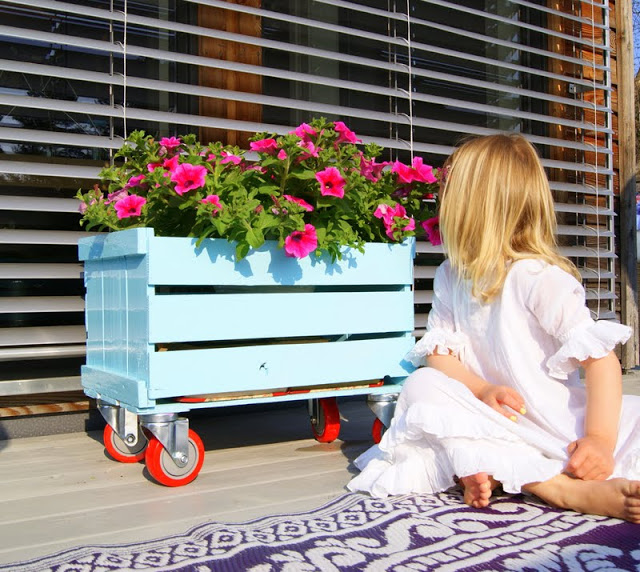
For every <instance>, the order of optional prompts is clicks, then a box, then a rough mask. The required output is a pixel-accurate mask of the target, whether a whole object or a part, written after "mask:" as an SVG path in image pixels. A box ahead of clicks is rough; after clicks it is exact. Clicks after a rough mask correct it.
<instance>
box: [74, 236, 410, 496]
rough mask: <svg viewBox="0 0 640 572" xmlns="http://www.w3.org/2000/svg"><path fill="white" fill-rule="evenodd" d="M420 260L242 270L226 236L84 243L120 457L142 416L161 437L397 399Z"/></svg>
mask: <svg viewBox="0 0 640 572" xmlns="http://www.w3.org/2000/svg"><path fill="white" fill-rule="evenodd" d="M414 251H415V243H414V241H413V240H409V241H406V242H404V243H402V244H393V245H391V244H373V243H372V244H369V245H367V247H366V249H365V253H360V252H358V251H355V250H347V251H345V255H344V257H343V259H342V260H340V261H336V262H333V263H332V262H331V261H330V260H329V259H328V258H327V259H315V258H314V257H307V258H304V259H300V260H298V259H294V258H288V257H286V255H285V253H284V251H283V250H282V249H278V248H277V247H276V245H275V244H265V245H264V246H263V247H262V248H260V249H259V250H257V251H254V252H252V253H251V254H250V255H249V256H248V257H247V258H245V259H244V260H242V261H240V262H235V259H234V252H235V246H234V245H233V244H231V243H229V242H227V241H226V240H221V239H207V240H205V241H204V242H203V243H202V245H201V246H200V247H199V248H196V247H195V239H191V238H167V237H156V236H154V233H153V230H152V229H148V228H140V229H131V230H125V231H120V232H116V233H110V234H106V235H100V236H94V237H87V238H84V239H81V240H80V242H79V257H80V260H82V261H84V263H85V286H86V326H87V361H86V366H84V367H83V368H82V384H83V387H84V390H85V392H86V393H87V394H88V395H90V396H92V397H94V398H96V399H98V400H99V403H100V404H102V406H103V414H104V413H105V408H106V410H107V411H110V413H109V415H105V417H106V418H107V421H108V422H109V425H111V426H112V427H111V429H112V430H113V435H110V436H109V437H110V438H112V439H114V440H115V441H114V443H115V446H116V448H117V446H118V436H119V437H120V438H121V439H124V438H125V437H127V436H128V437H129V439H130V440H131V441H133V440H137V437H135V436H134V437H133V438H132V437H131V431H130V429H131V423H132V421H131V416H132V415H133V416H136V417H139V418H140V419H141V420H142V421H141V422H142V424H143V425H146V426H149V427H151V432H152V433H154V429H155V428H154V426H153V422H158V419H159V417H158V416H159V415H164V414H166V415H174V416H175V415H176V414H178V413H180V412H183V411H188V410H190V409H194V408H198V407H213V406H224V405H229V404H234V405H237V404H242V403H257V402H266V401H284V400H292V399H301V398H303V399H315V398H325V399H323V402H324V405H326V402H327V401H328V400H327V398H335V397H336V396H341V395H354V394H364V393H366V394H368V395H385V394H393V393H397V392H398V391H399V384H401V383H402V381H403V380H404V378H405V377H406V375H407V374H408V373H409V372H410V371H411V369H412V368H411V365H410V364H408V363H407V362H404V361H403V359H402V358H403V356H404V355H405V353H406V352H407V351H408V350H409V349H410V348H411V347H412V346H413V343H414V339H413V336H412V331H413V328H414V324H413V291H412V283H413V257H414ZM382 380H384V382H383V383H382V384H381V381H382ZM371 385H375V387H371ZM203 396H204V397H203ZM334 401H335V400H334ZM114 408H115V409H116V413H114V411H113V409H114ZM121 410H124V411H121ZM320 413H321V414H323V415H324V416H325V419H324V421H330V419H328V418H327V416H330V415H331V411H329V410H328V409H327V408H326V407H320ZM123 416H125V417H126V423H125V421H123V420H122V418H123ZM170 420H171V421H172V422H173V420H175V417H171V418H170ZM125 425H127V427H128V429H127V430H124V429H123V427H124V426H125ZM108 430H109V427H108V428H107V431H108ZM181 432H182V433H184V431H182V430H181ZM147 433H149V432H147ZM154 434H155V433H154ZM161 437H162V438H161V439H160V441H162V440H163V439H164V441H170V440H171V438H169V437H167V436H166V435H163V436H161ZM320 437H321V438H322V435H320ZM172 438H173V439H174V440H175V435H174V436H173V437H172ZM178 440H180V439H178ZM182 441H184V439H182ZM162 445H164V446H165V449H166V448H167V447H168V449H169V450H170V449H172V448H174V449H175V443H174V444H173V445H170V446H169V445H167V443H162ZM177 447H178V448H179V449H181V450H182V451H183V452H184V450H185V444H184V442H181V443H178V445H177ZM107 448H108V449H109V447H107ZM187 449H188V447H187ZM127 450H128V449H124V450H123V451H124V453H125V456H126V452H127ZM110 452H112V451H110ZM187 453H188V451H187ZM138 456H139V455H138ZM172 456H173V457H175V451H173V452H172ZM121 460H122V459H121ZM136 460H137V459H136ZM165 484H167V483H165ZM181 484H182V483H181Z"/></svg>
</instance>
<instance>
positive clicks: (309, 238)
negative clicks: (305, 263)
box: [284, 224, 318, 258]
mask: <svg viewBox="0 0 640 572" xmlns="http://www.w3.org/2000/svg"><path fill="white" fill-rule="evenodd" d="M316 248H318V236H317V235H316V229H315V227H314V226H313V225H312V224H305V225H304V230H295V231H293V232H292V233H291V234H290V235H289V236H287V238H285V239H284V252H285V254H286V255H287V256H289V257H292V258H294V257H295V258H304V257H305V256H307V255H309V254H310V253H311V252H313V251H314V250H315V249H316Z"/></svg>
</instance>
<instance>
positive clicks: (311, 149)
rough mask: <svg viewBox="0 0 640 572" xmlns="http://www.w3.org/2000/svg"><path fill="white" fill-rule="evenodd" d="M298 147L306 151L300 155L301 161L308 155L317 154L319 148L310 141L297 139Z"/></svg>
mask: <svg viewBox="0 0 640 572" xmlns="http://www.w3.org/2000/svg"><path fill="white" fill-rule="evenodd" d="M298 147H302V149H304V150H305V151H306V153H303V154H302V155H300V158H301V160H303V161H304V160H305V159H308V158H309V157H317V156H318V151H319V149H318V147H316V146H315V145H314V144H313V143H312V142H311V141H298Z"/></svg>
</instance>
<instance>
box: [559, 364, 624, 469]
mask: <svg viewBox="0 0 640 572" xmlns="http://www.w3.org/2000/svg"><path fill="white" fill-rule="evenodd" d="M581 365H582V367H583V368H584V371H585V385H586V388H587V410H586V415H585V422H584V437H582V438H580V439H578V440H577V441H574V442H573V443H570V444H569V454H570V455H571V457H570V459H569V463H568V464H567V472H568V473H571V474H572V475H573V476H575V477H578V478H580V479H584V480H604V479H606V478H608V477H609V476H611V473H613V468H614V460H613V452H614V450H615V447H616V442H617V440H618V423H619V421H620V408H621V406H622V371H621V369H620V362H619V361H618V358H617V357H616V355H615V354H614V353H613V352H609V353H608V354H607V355H606V356H605V357H603V358H598V359H593V358H590V359H588V360H585V361H584V362H582V363H581Z"/></svg>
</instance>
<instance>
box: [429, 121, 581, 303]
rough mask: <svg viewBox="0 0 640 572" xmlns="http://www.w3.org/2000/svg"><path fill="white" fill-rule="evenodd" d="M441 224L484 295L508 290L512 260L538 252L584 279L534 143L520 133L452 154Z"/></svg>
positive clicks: (454, 257) (458, 264)
mask: <svg viewBox="0 0 640 572" xmlns="http://www.w3.org/2000/svg"><path fill="white" fill-rule="evenodd" d="M447 169H448V171H447V180H446V184H445V186H444V189H443V193H442V199H441V207H440V230H441V233H442V238H443V242H444V246H445V250H446V252H447V256H448V258H449V260H450V263H451V265H452V267H453V268H454V269H455V270H456V271H457V273H458V275H459V276H460V277H461V278H465V279H468V280H470V281H471V284H472V293H473V295H474V296H476V297H477V298H478V299H480V300H481V301H483V302H488V301H490V300H491V299H492V298H493V297H495V296H496V294H498V293H499V292H500V290H501V289H502V286H503V284H504V281H505V278H506V276H507V272H508V270H509V265H510V263H511V262H515V261H516V260H520V259H524V258H538V259H541V260H544V261H546V262H548V263H550V264H555V265H557V266H559V267H560V268H562V269H564V270H566V271H567V272H569V273H570V274H572V275H573V276H575V277H576V278H577V279H578V280H580V275H579V273H578V271H577V269H576V267H575V266H574V265H573V263H572V262H571V261H569V260H568V259H567V258H565V257H563V256H561V255H560V254H559V253H558V250H557V244H556V239H555V234H556V217H555V212H554V209H553V197H552V195H551V189H550V188H549V181H548V179H547V176H546V174H545V172H544V169H543V167H542V164H541V163H540V159H539V158H538V154H537V153H536V150H535V148H534V147H533V145H531V143H529V142H528V141H527V140H526V139H525V138H524V137H522V136H521V135H517V134H500V135H490V136H488V137H480V138H477V139H473V140H470V141H468V142H466V143H464V144H463V145H462V146H461V147H459V148H458V149H457V150H456V151H455V152H454V153H453V155H451V157H450V158H449V160H448V161H447Z"/></svg>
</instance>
